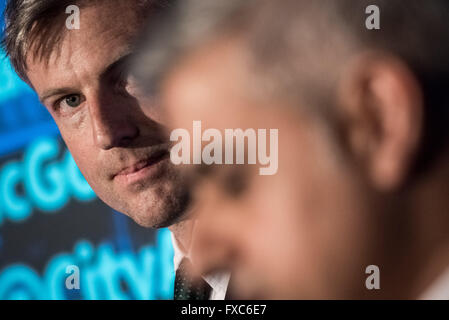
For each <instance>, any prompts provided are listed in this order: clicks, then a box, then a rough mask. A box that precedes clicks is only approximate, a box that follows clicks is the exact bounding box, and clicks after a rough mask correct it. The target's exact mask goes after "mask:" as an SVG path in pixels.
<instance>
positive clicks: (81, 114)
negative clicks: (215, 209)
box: [27, 0, 187, 227]
mask: <svg viewBox="0 0 449 320" xmlns="http://www.w3.org/2000/svg"><path fill="white" fill-rule="evenodd" d="M136 11H137V9H136V4H135V2H134V1H121V0H118V1H101V2H95V3H94V4H91V5H87V6H86V7H82V8H81V24H80V29H79V30H67V31H66V32H65V33H64V36H63V39H62V41H61V43H60V51H57V50H55V51H54V52H53V53H52V55H51V56H50V60H49V63H48V65H47V63H46V62H45V61H41V60H39V59H33V58H34V57H33V56H32V55H29V56H28V59H27V62H28V73H27V75H28V77H29V79H30V82H31V84H32V86H33V87H34V89H35V90H36V92H37V93H38V95H39V97H40V98H41V101H42V103H43V104H44V105H45V106H46V107H47V109H48V110H49V112H50V113H51V115H52V116H53V118H54V119H55V121H56V123H57V125H58V127H59V129H60V132H61V134H62V137H63V139H64V141H65V142H66V144H67V146H68V148H69V150H70V151H71V153H72V155H73V157H74V159H75V161H76V163H77V164H78V167H79V168H80V170H81V172H82V173H83V175H84V177H85V178H86V179H87V181H88V182H89V184H90V185H91V187H92V188H93V189H94V191H95V192H96V193H97V195H98V196H99V197H100V198H101V199H102V200H103V201H104V202H106V203H107V204H108V205H110V206H111V207H112V208H114V209H116V210H118V211H120V212H123V213H125V214H127V215H129V216H130V217H131V218H133V219H134V220H135V221H136V222H137V223H139V224H141V225H144V226H151V227H158V226H167V225H169V224H171V223H172V222H173V221H174V220H175V219H176V218H178V216H179V215H180V214H181V213H182V211H183V209H184V206H185V204H186V200H187V193H186V190H185V187H184V184H183V183H182V182H181V181H180V180H179V177H178V174H177V171H176V170H175V169H174V167H173V165H172V164H171V162H170V159H169V145H168V143H167V141H168V139H167V135H166V132H165V131H164V128H163V126H162V124H161V123H162V121H163V120H162V119H163V115H162V114H161V112H160V109H159V108H158V107H157V106H156V105H155V103H154V101H151V99H148V98H143V97H142V96H141V95H140V94H139V93H138V90H137V88H136V87H135V86H133V84H132V82H131V81H130V80H129V79H128V76H127V62H128V59H129V56H130V54H132V52H131V45H132V43H133V41H134V40H135V37H136V35H137V33H138V32H139V28H140V27H141V26H140V23H141V22H140V21H141V20H142V19H138V17H137V12H136Z"/></svg>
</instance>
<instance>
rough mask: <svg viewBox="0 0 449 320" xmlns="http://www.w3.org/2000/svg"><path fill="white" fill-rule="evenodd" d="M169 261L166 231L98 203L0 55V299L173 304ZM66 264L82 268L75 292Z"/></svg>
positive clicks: (43, 113) (170, 253)
mask: <svg viewBox="0 0 449 320" xmlns="http://www.w3.org/2000/svg"><path fill="white" fill-rule="evenodd" d="M4 2H5V1H4V0H0V11H1V12H3V8H4ZM2 21H3V18H2ZM1 28H2V29H3V26H1ZM172 261H173V248H172V246H171V242H170V234H169V231H168V230H160V231H158V232H155V231H152V230H148V229H144V228H141V227H139V226H137V225H136V224H135V223H134V222H132V221H131V220H130V219H129V218H127V217H125V216H124V215H122V214H120V213H117V212H113V210H112V209H110V208H108V207H107V206H106V205H104V204H103V203H102V202H101V201H99V200H98V199H97V197H96V195H95V193H94V192H93V191H92V189H91V188H90V186H89V185H88V184H87V182H86V181H85V180H84V178H83V176H82V175H81V173H80V172H79V170H78V168H77V166H76V164H75V162H74V161H73V158H72V156H71V155H70V153H69V152H68V150H67V148H66V147H65V145H64V143H63V142H62V140H61V138H60V135H59V131H58V129H57V127H56V125H55V124H54V122H53V121H52V119H51V117H50V115H49V114H48V112H47V111H46V110H45V108H43V107H42V106H41V105H40V104H39V102H38V99H37V97H36V95H35V94H34V92H33V91H32V90H31V89H30V88H29V87H28V86H27V85H26V84H25V83H23V82H22V81H21V80H20V79H19V78H18V76H17V75H16V74H15V72H14V71H13V69H12V67H11V65H10V63H9V61H8V60H7V59H6V58H5V55H4V52H2V51H0V299H170V298H171V297H172V291H173V288H172V286H173V277H174V272H173V265H172ZM69 265H77V266H79V269H80V289H79V290H68V289H67V288H66V286H65V280H66V278H67V277H68V276H69V274H67V273H66V268H67V266H69Z"/></svg>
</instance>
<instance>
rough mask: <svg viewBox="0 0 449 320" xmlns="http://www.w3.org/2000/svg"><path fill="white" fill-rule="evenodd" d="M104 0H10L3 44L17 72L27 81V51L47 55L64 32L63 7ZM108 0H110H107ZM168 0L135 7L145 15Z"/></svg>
mask: <svg viewBox="0 0 449 320" xmlns="http://www.w3.org/2000/svg"><path fill="white" fill-rule="evenodd" d="M95 1H104V0H9V1H8V2H7V5H6V9H5V30H4V38H3V40H2V46H3V48H4V50H5V52H6V54H7V56H8V57H9V58H10V61H11V64H12V66H13V67H14V69H15V70H16V72H17V74H18V75H19V76H20V77H21V78H22V79H23V80H24V81H26V82H28V83H29V81H28V77H27V75H26V71H27V65H26V59H27V55H28V53H29V52H28V51H29V49H30V48H33V51H34V52H33V54H34V55H35V56H36V57H38V58H41V59H42V58H48V57H49V56H50V54H51V53H52V51H53V50H54V48H55V46H57V45H58V43H59V42H60V40H61V38H62V36H63V35H64V31H65V30H66V29H65V28H64V27H63V25H64V22H65V18H66V17H65V15H64V14H65V9H66V7H67V6H69V5H73V4H75V5H78V6H80V7H82V6H83V5H85V4H92V3H94V2H95ZM108 1H111V0H108ZM169 2H170V1H169V0H136V4H137V5H138V8H137V10H139V12H141V13H142V17H143V18H144V17H146V15H147V14H148V13H149V11H150V9H158V8H162V7H165V6H166V5H168V3H169Z"/></svg>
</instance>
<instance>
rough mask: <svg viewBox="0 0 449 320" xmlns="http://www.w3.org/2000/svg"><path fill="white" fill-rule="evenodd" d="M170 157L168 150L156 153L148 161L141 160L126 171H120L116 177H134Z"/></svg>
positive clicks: (125, 169)
mask: <svg viewBox="0 0 449 320" xmlns="http://www.w3.org/2000/svg"><path fill="white" fill-rule="evenodd" d="M169 156H170V152H169V151H167V150H161V151H158V152H157V153H155V154H154V155H152V156H150V157H148V158H147V159H144V160H140V161H138V162H136V163H134V164H132V165H130V166H128V167H125V168H124V169H122V170H120V171H119V172H118V173H117V174H116V175H115V176H114V178H115V177H119V176H129V175H132V174H134V173H136V172H139V171H140V170H142V169H144V168H146V167H150V166H152V165H155V164H157V163H159V162H160V161H162V160H164V159H166V158H167V157H169Z"/></svg>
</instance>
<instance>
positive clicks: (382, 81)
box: [337, 53, 423, 191]
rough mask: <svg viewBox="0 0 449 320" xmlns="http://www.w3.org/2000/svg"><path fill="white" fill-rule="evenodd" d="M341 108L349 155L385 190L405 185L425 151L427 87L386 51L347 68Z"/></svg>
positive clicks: (340, 94) (341, 88)
mask: <svg viewBox="0 0 449 320" xmlns="http://www.w3.org/2000/svg"><path fill="white" fill-rule="evenodd" d="M337 100H338V105H339V107H340V109H341V110H340V111H341V112H342V115H343V119H345V120H347V121H345V130H344V132H345V139H346V142H347V146H348V148H349V152H350V153H351V155H352V156H354V158H355V160H356V161H357V162H358V163H360V164H361V167H362V168H363V169H364V171H365V172H364V173H365V174H366V176H367V177H368V179H369V180H370V181H371V182H372V183H373V185H374V187H375V188H377V189H379V190H381V191H388V190H392V189H394V188H397V187H399V186H400V185H401V184H402V183H403V182H404V179H405V177H406V175H407V173H408V170H409V167H410V163H411V161H412V159H413V157H414V155H415V153H416V151H417V149H418V147H419V141H420V138H421V130H422V120H423V99H422V92H421V88H420V86H419V84H418V81H417V79H416V77H415V76H414V74H413V73H412V72H411V70H410V69H409V68H408V67H407V66H406V65H405V63H403V62H402V61H401V60H399V59H396V58H395V57H392V56H387V55H384V54H381V53H367V54H363V55H360V56H358V57H357V58H355V59H354V60H353V61H352V62H351V63H349V64H348V65H347V67H345V68H344V71H343V75H342V78H341V80H340V83H339V90H338V98H337Z"/></svg>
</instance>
